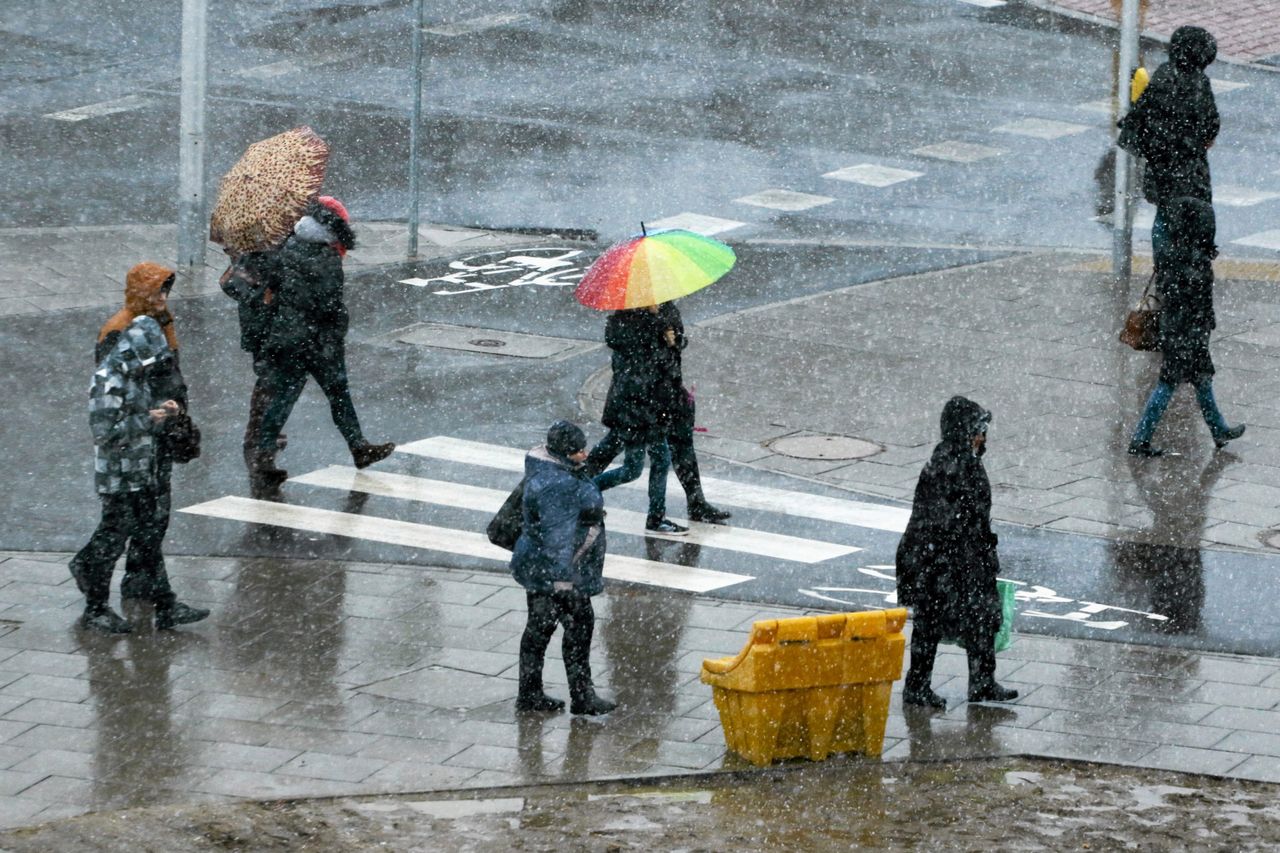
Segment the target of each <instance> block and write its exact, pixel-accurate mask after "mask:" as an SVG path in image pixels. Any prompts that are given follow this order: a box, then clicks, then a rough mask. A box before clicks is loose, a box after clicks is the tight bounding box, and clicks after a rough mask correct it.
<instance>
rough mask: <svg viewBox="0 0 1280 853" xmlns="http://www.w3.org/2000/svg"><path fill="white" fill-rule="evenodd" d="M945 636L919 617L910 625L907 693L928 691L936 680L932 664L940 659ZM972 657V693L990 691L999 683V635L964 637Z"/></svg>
mask: <svg viewBox="0 0 1280 853" xmlns="http://www.w3.org/2000/svg"><path fill="white" fill-rule="evenodd" d="M941 640H942V634H941V633H940V632H939V631H938V630H937V628H936V627H935V626H934V625H933V624H932V623H931V622H930V621H929V620H928V619H921V618H920V617H918V616H917V617H916V618H915V619H914V620H912V623H911V668H910V669H908V670H907V679H906V684H904V685H903V688H904V689H905V690H908V691H911V692H920V691H923V690H927V689H928V687H929V682H930V680H932V678H933V661H934V658H936V657H937V655H938V643H939V642H940V641H941ZM964 640H965V649H966V652H967V654H968V656H969V689H970V690H973V689H975V688H977V687H987V686H989V685H991V684H993V683H995V680H996V632H995V631H992V632H991V633H990V634H985V635H982V636H975V637H965V638H964Z"/></svg>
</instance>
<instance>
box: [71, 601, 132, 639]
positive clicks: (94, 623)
mask: <svg viewBox="0 0 1280 853" xmlns="http://www.w3.org/2000/svg"><path fill="white" fill-rule="evenodd" d="M80 627H81V628H88V629H90V630H93V631H100V632H102V633H103V634H128V633H130V632H132V631H133V626H132V625H130V624H129V620H127V619H125V618H124V617H123V616H121V615H120V614H119V613H116V612H115V611H114V610H112V609H111V608H110V607H104V608H103V609H102V610H99V611H98V612H97V613H90V612H89V611H88V610H86V611H85V612H84V615H83V616H81V617H80Z"/></svg>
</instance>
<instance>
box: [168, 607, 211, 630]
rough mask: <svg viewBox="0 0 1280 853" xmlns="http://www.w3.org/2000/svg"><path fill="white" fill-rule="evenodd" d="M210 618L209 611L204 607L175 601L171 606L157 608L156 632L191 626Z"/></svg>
mask: <svg viewBox="0 0 1280 853" xmlns="http://www.w3.org/2000/svg"><path fill="white" fill-rule="evenodd" d="M208 618H209V611H208V610H206V609H205V608H203V607H192V606H191V605H189V604H183V603H182V602H181V601H175V602H173V603H172V604H169V605H157V606H156V630H157V631H168V630H170V629H172V628H176V627H177V626H179V625H190V624H191V623H192V622H199V621H200V620H202V619H208Z"/></svg>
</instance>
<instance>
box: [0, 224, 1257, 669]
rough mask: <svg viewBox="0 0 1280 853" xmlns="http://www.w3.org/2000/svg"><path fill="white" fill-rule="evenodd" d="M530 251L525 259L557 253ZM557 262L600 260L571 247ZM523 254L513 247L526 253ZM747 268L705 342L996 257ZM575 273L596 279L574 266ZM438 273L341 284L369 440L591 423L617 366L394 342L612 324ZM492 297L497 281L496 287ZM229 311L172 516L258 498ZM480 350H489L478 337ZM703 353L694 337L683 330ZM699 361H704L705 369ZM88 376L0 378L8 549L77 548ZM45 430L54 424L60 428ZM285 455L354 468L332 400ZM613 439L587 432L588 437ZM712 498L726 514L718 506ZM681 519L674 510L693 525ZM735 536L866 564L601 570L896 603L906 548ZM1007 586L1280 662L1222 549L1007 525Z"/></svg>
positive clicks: (554, 300) (448, 512) (766, 521)
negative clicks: (790, 304)
mask: <svg viewBox="0 0 1280 853" xmlns="http://www.w3.org/2000/svg"><path fill="white" fill-rule="evenodd" d="M548 245H549V244H548V243H546V242H535V243H531V244H530V248H531V249H532V248H537V247H546V246H548ZM556 247H557V248H563V249H566V250H573V249H579V250H583V251H584V258H585V259H589V258H590V257H591V256H592V255H593V253H594V252H595V251H596V250H595V249H592V248H590V247H585V246H581V245H575V244H569V243H561V244H557V246H556ZM516 253H518V250H517V252H516ZM739 256H740V266H739V268H738V270H736V271H735V272H734V274H733V276H732V277H731V278H730V279H727V280H726V281H725V282H724V283H722V285H720V286H717V287H713V288H709V289H707V290H705V291H703V292H701V293H700V294H695V295H694V296H692V297H689V298H688V299H687V300H686V304H685V305H684V312H685V316H686V318H687V320H688V321H689V322H690V323H691V324H693V323H696V322H698V321H700V320H705V319H709V318H711V317H713V316H717V315H720V314H722V313H725V312H726V311H739V310H744V309H748V308H751V307H756V306H763V305H767V304H770V303H772V302H776V301H778V299H779V298H781V297H783V296H786V295H788V294H791V295H794V294H793V292H792V287H791V286H790V284H788V282H790V281H791V280H793V279H794V278H795V277H796V275H797V270H803V271H806V272H808V273H812V275H811V276H810V277H809V278H808V279H807V280H808V281H811V282H812V284H811V285H810V286H811V287H812V288H814V289H831V288H834V287H837V286H849V285H856V284H857V283H858V282H859V281H870V280H875V279H878V278H883V277H885V276H888V275H893V274H906V273H908V272H918V271H922V270H925V269H929V268H937V267H943V266H951V265H954V264H958V263H969V262H973V261H976V260H980V259H982V258H983V257H985V256H984V255H983V254H982V253H975V252H966V251H933V252H923V251H921V252H915V253H905V254H904V253H898V252H893V251H886V250H883V249H859V248H847V249H833V248H830V247H827V248H817V249H800V248H797V247H755V246H742V247H740V249H739ZM584 262H585V261H584ZM450 272H451V267H450V266H449V264H448V263H446V262H444V261H438V262H434V263H431V264H422V265H417V266H404V267H389V268H383V269H378V270H375V271H372V272H369V273H365V274H362V275H360V276H358V277H355V278H353V280H352V281H351V283H350V284H349V294H350V303H351V305H352V313H353V328H354V329H356V330H357V331H356V332H354V333H353V335H352V342H353V343H352V346H351V348H350V355H349V364H350V371H351V375H352V377H353V387H354V395H355V400H356V404H357V407H358V409H359V411H360V414H361V419H362V422H363V423H364V425H365V429H366V433H367V434H368V435H369V437H370V438H371V439H372V440H375V441H376V440H383V439H391V440H395V441H397V442H401V443H405V442H409V441H413V440H417V439H421V438H427V437H430V436H435V435H444V436H453V437H456V438H462V439H468V440H472V441H480V442H489V443H493V444H498V445H506V446H509V447H517V448H523V447H528V446H532V445H533V444H535V443H538V442H539V441H540V438H541V436H542V434H543V432H544V430H545V428H546V424H547V423H549V422H551V421H552V420H555V419H556V418H559V417H580V410H579V408H578V403H577V400H576V395H577V393H578V391H579V389H580V388H581V387H582V385H583V383H584V382H585V381H586V380H587V378H588V377H589V376H590V375H591V374H592V373H594V372H595V371H596V370H598V369H599V368H601V367H602V366H604V365H605V364H607V354H606V353H607V351H605V350H604V349H594V350H591V351H588V352H585V353H582V354H578V355H576V356H573V357H569V358H565V359H561V360H546V361H536V360H526V359H515V358H507V357H503V356H499V355H488V354H472V353H464V352H459V351H455V350H446V349H439V348H431V347H417V346H410V345H407V344H403V343H397V342H395V341H394V337H395V336H394V335H393V334H391V333H392V332H394V331H395V330H401V329H404V328H405V327H408V326H411V325H413V324H415V323H418V322H424V321H432V322H439V323H449V324H457V325H462V326H470V327H475V328H477V329H481V330H483V329H490V330H506V331H513V330H514V331H524V332H534V333H541V334H551V335H557V336H563V337H567V338H575V339H579V340H586V341H591V340H594V339H598V337H597V336H598V335H599V332H600V329H601V326H602V322H603V316H602V315H600V314H598V313H596V312H591V311H588V310H586V309H583V308H581V307H580V306H577V305H576V303H574V302H573V301H572V297H571V295H570V289H569V288H567V287H540V286H523V287H510V288H506V289H501V290H489V291H485V292H480V293H469V294H455V295H436V294H435V293H434V290H433V287H435V286H440V287H445V288H453V287H457V285H453V284H448V283H446V284H443V285H433V286H431V287H423V288H414V287H410V286H408V285H404V284H401V283H399V280H400V279H401V278H403V277H410V275H413V276H417V277H421V278H440V277H443V276H445V275H448V274H450ZM496 280H497V279H491V282H492V281H496ZM230 309H231V304H230V303H229V302H228V301H227V300H226V299H225V298H223V297H221V296H214V297H204V298H199V299H191V300H184V301H182V302H180V303H178V306H177V311H178V324H179V325H178V329H179V334H180V336H181V342H182V350H183V353H184V366H185V372H186V374H187V378H188V381H189V383H190V385H191V388H192V393H191V397H192V400H193V401H194V406H195V408H194V413H195V416H196V418H197V420H198V422H199V423H200V424H201V426H202V429H203V430H204V436H205V451H204V455H203V456H202V457H201V458H200V459H199V460H198V461H196V462H195V463H193V464H191V465H188V466H186V467H185V468H180V469H179V470H178V472H177V475H176V477H175V491H174V506H175V507H176V508H182V507H187V506H191V505H193V504H196V503H200V502H203V501H208V500H213V499H216V498H220V497H223V496H227V495H245V494H247V482H246V477H245V473H244V468H243V463H242V461H241V456H240V449H239V444H240V433H241V430H242V429H243V418H244V414H245V409H246V404H247V395H248V389H249V387H250V385H251V382H252V378H251V374H250V371H249V365H248V358H247V356H246V355H245V354H243V353H241V352H240V351H238V349H237V348H236V326H235V318H234V315H233V313H232V311H231V310H230ZM101 319H102V318H101V317H100V316H99V315H98V312H88V311H79V312H62V313H59V314H57V315H51V316H48V317H16V318H8V319H5V320H4V321H0V354H2V357H3V358H4V359H5V361H6V363H9V364H20V363H22V361H23V359H24V358H27V357H28V356H29V354H30V353H32V352H36V351H46V350H50V349H52V350H54V351H57V352H59V353H64V354H68V356H70V354H74V353H77V352H78V351H79V350H87V349H88V345H87V344H86V343H85V342H87V341H90V340H91V339H92V334H93V329H95V328H96V327H97V325H98V324H99V323H100V322H101ZM479 334H483V332H480V333H479ZM693 334H694V335H695V342H696V328H695V329H694V330H693ZM695 353H696V351H695ZM88 362H89V357H88V354H87V352H86V353H85V354H84V357H83V358H82V359H81V358H74V357H66V358H58V359H55V360H52V361H47V362H46V363H44V364H42V366H41V370H40V373H39V376H40V382H39V384H38V385H35V384H33V383H32V382H31V381H30V375H31V374H29V373H23V372H22V371H11V372H9V373H8V374H7V375H5V376H4V377H3V379H0V382H2V383H3V384H2V385H0V389H2V392H3V393H4V395H5V396H6V398H8V399H10V400H14V401H16V405H15V406H14V407H13V408H12V409H11V415H10V422H9V425H8V428H7V429H6V435H7V444H8V447H7V450H8V454H9V457H10V459H11V460H13V462H12V463H11V464H10V466H9V467H7V468H6V469H5V471H4V473H3V475H0V476H2V478H3V479H2V480H0V482H2V484H3V487H2V488H0V512H2V513H3V515H4V517H5V518H7V519H9V520H10V523H8V524H6V525H5V527H4V529H3V532H2V533H0V550H3V549H16V550H62V551H70V550H74V549H76V548H78V547H79V546H80V545H81V544H83V542H84V540H85V539H86V538H87V537H88V534H89V532H90V531H91V529H92V526H93V524H94V521H95V519H96V514H97V508H98V505H97V501H96V500H95V498H94V496H93V494H92V491H91V487H90V483H91V479H92V478H91V471H92V467H91V449H90V443H89V438H88V430H87V425H86V423H85V420H84V418H82V417H81V415H82V412H83V393H84V391H83V389H84V387H85V383H86V382H87V376H88V373H89V364H88ZM51 424H61V426H59V427H58V428H56V429H51V428H50V425H51ZM288 433H289V435H290V436H291V443H290V447H289V449H288V450H287V451H286V452H285V453H284V454H283V455H282V457H281V462H282V464H284V465H285V466H286V467H288V469H289V470H290V471H291V472H292V473H293V474H294V475H299V474H303V473H306V472H310V471H314V470H317V469H321V468H324V467H326V466H329V465H347V464H349V457H348V456H347V454H346V451H345V447H344V446H343V445H342V443H341V440H340V439H339V437H338V435H337V433H336V430H334V428H333V426H332V424H331V423H330V422H329V417H328V410H327V406H325V404H324V402H323V398H322V397H321V395H320V394H319V393H318V392H317V391H316V390H315V389H314V387H309V388H308V389H307V391H306V392H305V393H304V395H303V398H302V400H301V402H300V403H299V404H298V407H297V408H296V409H295V412H294V415H293V418H292V419H291V421H290V423H289V425H288ZM601 434H602V430H601V429H600V427H598V426H595V427H593V428H592V429H591V436H592V438H593V439H595V438H598V437H600V435H601ZM376 470H385V471H390V472H394V473H399V474H406V475H411V476H420V477H431V478H436V479H442V480H446V481H450V482H458V483H465V484H470V485H476V486H483V487H488V488H492V489H498V490H504V491H505V490H507V489H510V488H511V487H513V486H514V485H515V482H516V481H517V480H518V476H517V475H514V474H511V473H507V472H503V471H497V470H491V469H487V468H480V467H475V466H472V465H466V464H460V463H450V462H443V461H438V460H428V459H423V458H419V457H414V456H407V455H402V454H397V455H396V456H395V457H393V458H392V459H391V460H389V461H388V462H387V463H384V464H383V465H380V466H378V469H376ZM704 474H709V475H712V476H715V477H719V478H723V479H728V480H734V481H739V482H744V483H752V484H757V485H765V486H772V487H775V488H781V489H786V490H790V491H794V492H797V493H799V494H798V495H797V497H796V500H803V495H804V494H815V495H829V496H836V497H846V498H853V499H857V497H858V496H856V495H850V494H849V493H847V492H842V491H839V490H837V489H833V488H830V487H826V486H820V485H818V484H815V483H811V482H807V481H804V480H799V479H795V478H790V477H786V476H783V475H779V474H774V473H770V472H764V471H760V470H756V469H752V468H749V467H747V466H743V465H739V464H734V463H729V462H725V461H719V460H714V459H710V458H706V459H704ZM285 495H286V501H287V502H288V503H289V504H290V505H295V506H301V507H309V508H316V509H327V510H333V511H338V512H349V513H358V514H362V515H366V516H373V517H383V518H393V519H400V520H404V521H411V522H417V523H426V524H431V525H435V526H440V527H446V528H451V529H457V530H466V531H479V530H481V529H482V528H483V525H484V523H485V522H486V521H487V518H488V516H487V514H486V513H482V512H477V511H473V510H467V509H458V508H449V507H443V506H437V505H428V504H413V503H410V502H407V501H403V500H397V499H392V498H388V497H379V496H368V495H361V494H356V493H347V492H345V491H338V490H333V489H325V488H319V487H314V486H307V485H301V484H298V483H290V484H288V485H287V486H286V489H285ZM710 497H711V499H712V500H714V499H715V495H714V494H711V496H710ZM608 500H609V503H610V506H613V507H620V508H625V509H630V510H633V511H637V512H641V511H643V509H644V506H643V496H642V494H641V493H640V492H630V491H628V490H617V491H614V492H611V493H610V494H609V497H608ZM683 510H684V507H683V502H682V501H673V502H672V505H671V510H670V511H671V512H672V514H674V515H679V514H682V513H683ZM734 524H735V525H736V526H741V527H746V528H750V529H755V530H762V531H768V532H773V533H780V534H787V535H791V536H798V537H803V538H810V539H815V540H820V541H826V542H833V543H838V544H844V545H850V546H854V547H857V548H861V549H863V550H861V551H859V552H857V553H853V554H850V555H848V556H845V557H839V558H836V559H832V560H826V561H823V562H819V563H812V564H807V563H800V562H790V561H781V560H777V559H771V558H765V557H760V556H756V555H752V554H742V553H735V552H729V551H724V550H720V549H715V548H710V547H698V546H695V545H689V544H686V543H679V542H667V541H658V540H645V539H641V538H639V537H635V536H628V535H625V534H620V533H614V534H613V535H612V537H611V540H610V550H611V553H617V554H624V555H628V556H633V557H640V558H646V559H650V560H655V561H659V562H667V563H674V564H677V565H690V566H697V567H700V568H706V569H715V570H719V571H729V572H735V573H739V574H743V575H748V576H751V577H752V578H753V579H752V580H750V581H747V582H744V583H741V584H737V585H734V586H730V587H726V588H724V589H721V590H718V591H717V592H716V593H715V594H716V595H717V596H724V597H729V598H735V599H743V600H750V601H759V602H768V603H779V604H796V605H802V606H812V607H830V608H831V609H845V608H847V607H849V606H858V607H863V606H876V605H883V604H885V603H887V602H888V601H889V600H890V599H888V598H887V596H888V595H889V594H890V593H891V592H892V589H893V582H892V569H891V568H890V567H891V566H892V563H893V559H894V549H895V547H896V544H897V540H898V534H897V533H894V532H890V531H883V530H873V529H867V528H861V527H851V526H846V525H840V524H829V523H824V522H820V521H815V520H812V519H807V518H797V517H793V516H782V515H779V514H777V513H774V512H767V511H758V510H756V511H753V510H746V509H735V514H734ZM999 532H1000V535H1001V558H1002V575H1003V576H1004V577H1007V578H1009V579H1012V580H1015V581H1018V582H1020V583H1021V584H1023V586H1022V587H1021V592H1022V594H1023V601H1022V603H1021V604H1020V614H1021V615H1020V617H1019V623H1018V627H1019V630H1023V631H1029V632H1037V633H1047V634H1054V635H1060V636H1071V637H1092V638H1100V639H1109V640H1125V641H1132V642H1144V643H1153V644H1157V645H1180V646H1186V647H1189V648H1197V649H1208V650H1220V651H1233V652H1242V653H1256V654H1276V653H1280V624H1278V623H1277V621H1276V619H1275V617H1274V615H1273V610H1274V608H1273V607H1272V606H1271V602H1270V600H1269V599H1268V598H1267V597H1265V596H1260V595H1257V594H1256V593H1257V590H1258V588H1259V583H1260V582H1262V581H1266V580H1269V579H1270V578H1272V577H1274V572H1275V569H1276V560H1275V559H1274V558H1270V557H1266V556H1259V555H1246V554H1235V553H1227V552H1213V551H1206V552H1203V553H1202V552H1198V551H1173V550H1167V549H1166V550H1153V549H1150V548H1144V547H1142V546H1139V545H1116V544H1114V543H1108V542H1104V541H1102V540H1097V539H1091V538H1087V537H1078V536H1072V535H1067V534H1060V533H1049V532H1038V531H1029V530H1026V529H1023V528H1018V527H1012V526H1004V527H1002V528H1000V531H999ZM168 542H169V545H168V548H169V550H170V552H171V553H181V554H219V555H223V554H225V555H241V556H243V555H260V556H273V555H274V556H288V557H300V558H322V559H327V560H356V561H392V562H399V563H406V564H416V565H445V566H450V567H459V568H473V569H481V570H490V571H503V570H504V568H505V567H504V566H503V565H502V564H501V563H499V562H495V561H490V560H487V559H484V558H477V557H463V556H456V555H449V554H444V553H440V552H437V551H425V550H418V549H413V548H408V547H400V546H393V545H386V544H380V543H377V542H373V541H368V540H364V539H351V538H345V537H340V536H332V535H327V534H322V533H315V532H307V531H295V530H287V529H281V528H276V527H267V526H261V525H254V524H245V523H241V522H236V521H228V520H223V519H218V518H205V517H199V516H193V515H189V514H184V513H180V512H179V513H176V514H175V515H174V518H173V523H172V526H171V528H170V534H169V540H168Z"/></svg>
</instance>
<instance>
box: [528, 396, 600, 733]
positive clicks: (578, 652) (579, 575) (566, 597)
mask: <svg viewBox="0 0 1280 853" xmlns="http://www.w3.org/2000/svg"><path fill="white" fill-rule="evenodd" d="M586 458H587V437H586V435H585V434H584V433H583V432H582V430H581V429H579V428H578V426H577V425H576V424H572V423H569V422H568V421H556V422H555V423H554V424H552V425H551V428H550V429H549V430H548V431H547V443H546V444H545V445H544V446H542V447H535V448H534V449H533V450H531V451H529V454H528V455H527V456H526V457H525V461H524V470H525V475H524V500H523V510H522V512H523V523H522V525H521V531H520V538H519V539H518V540H516V546H515V550H514V551H513V552H512V555H511V574H512V576H513V577H514V578H515V579H516V582H517V583H519V584H520V585H521V586H522V587H524V588H525V593H526V595H525V599H526V601H527V603H528V608H529V616H528V620H527V622H526V623H525V628H524V635H523V636H522V637H521V638H520V688H519V690H520V692H519V695H518V696H517V698H516V710H518V711H562V710H564V702H563V701H561V700H559V699H555V698H553V697H551V696H548V695H547V694H546V693H545V692H544V691H543V687H542V667H543V663H544V660H545V658H546V652H547V645H548V644H549V643H550V642H551V635H552V634H554V633H555V630H556V625H561V626H563V627H564V668H565V674H566V675H567V676H568V679H569V696H570V700H571V701H570V706H569V710H570V712H571V713H574V714H583V715H587V716H597V715H600V714H607V713H609V712H610V711H612V710H613V709H614V707H615V705H614V703H613V702H610V701H608V700H607V699H603V698H601V697H600V696H598V695H597V694H596V692H595V687H594V685H593V684H592V681H591V636H592V634H593V633H594V631H595V612H594V610H593V609H592V607H591V597H592V596H593V595H599V594H600V593H601V592H603V591H604V554H605V531H604V498H603V497H601V495H600V490H599V489H598V488H596V486H595V484H594V483H593V482H592V481H591V480H590V478H588V477H587V476H586V475H585V474H584V473H583V470H582V464H583V462H584V461H585V460H586Z"/></svg>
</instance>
